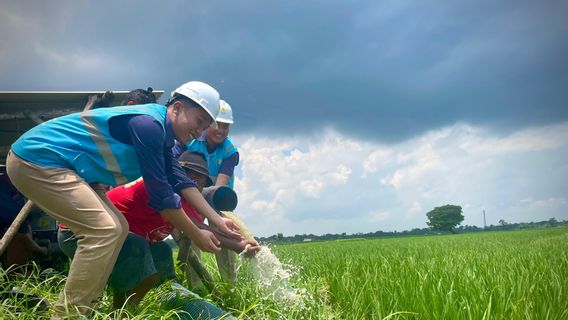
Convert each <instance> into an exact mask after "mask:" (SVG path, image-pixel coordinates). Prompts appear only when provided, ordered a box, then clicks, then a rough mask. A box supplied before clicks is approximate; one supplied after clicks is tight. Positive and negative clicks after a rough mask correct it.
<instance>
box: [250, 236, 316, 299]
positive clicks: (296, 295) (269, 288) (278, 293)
mask: <svg viewBox="0 0 568 320" xmlns="http://www.w3.org/2000/svg"><path fill="white" fill-rule="evenodd" d="M244 252H246V249H245V251H244ZM241 255H242V253H241ZM241 261H242V259H241ZM250 261H251V267H252V275H253V277H254V279H255V280H256V283H257V288H258V289H260V290H261V292H263V293H264V294H265V295H266V296H267V298H269V299H271V300H273V301H275V302H276V303H279V304H284V305H286V306H289V307H295V308H300V309H301V308H304V307H305V300H306V298H307V290H306V289H303V288H300V289H298V288H294V287H292V285H291V284H290V280H291V278H292V277H293V276H295V275H297V274H298V272H299V268H298V267H296V266H293V265H290V264H283V263H282V262H280V260H279V259H278V257H276V255H274V253H272V251H271V250H270V248H268V247H267V246H261V247H260V250H259V251H258V252H257V253H256V254H255V255H254V257H253V258H251V259H250Z"/></svg>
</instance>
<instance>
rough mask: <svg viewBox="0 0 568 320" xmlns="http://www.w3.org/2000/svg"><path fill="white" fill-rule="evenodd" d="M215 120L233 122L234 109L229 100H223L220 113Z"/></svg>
mask: <svg viewBox="0 0 568 320" xmlns="http://www.w3.org/2000/svg"><path fill="white" fill-rule="evenodd" d="M215 120H216V121H217V122H223V123H230V124H232V123H233V109H231V106H230V105H229V104H228V103H227V101H225V100H221V103H220V109H219V115H218V116H217V119H215Z"/></svg>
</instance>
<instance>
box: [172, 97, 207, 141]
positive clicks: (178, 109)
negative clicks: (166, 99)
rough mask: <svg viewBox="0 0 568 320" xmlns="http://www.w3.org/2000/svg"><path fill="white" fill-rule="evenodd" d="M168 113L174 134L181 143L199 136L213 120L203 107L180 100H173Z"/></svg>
mask: <svg viewBox="0 0 568 320" xmlns="http://www.w3.org/2000/svg"><path fill="white" fill-rule="evenodd" d="M170 114H171V115H170V119H171V121H172V127H173V130H174V135H175V136H176V140H177V141H179V142H180V143H182V144H186V143H188V142H189V141H190V140H193V139H197V138H199V137H200V136H201V132H203V130H205V129H207V128H208V127H209V125H210V124H211V122H212V121H213V119H212V118H211V116H210V115H209V114H208V113H207V111H205V109H203V108H201V107H192V106H189V105H186V104H185V103H184V102H182V101H176V102H174V104H173V105H172V107H171V111H170Z"/></svg>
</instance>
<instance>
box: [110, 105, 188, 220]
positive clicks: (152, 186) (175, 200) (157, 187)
mask: <svg viewBox="0 0 568 320" xmlns="http://www.w3.org/2000/svg"><path fill="white" fill-rule="evenodd" d="M109 128H110V134H111V135H112V137H113V138H115V139H116V140H118V141H120V142H122V143H125V144H129V145H132V146H134V148H135V150H136V155H137V156H138V161H139V164H140V171H141V173H142V177H143V178H144V184H145V185H146V191H147V192H148V197H149V199H148V205H149V206H150V207H152V208H153V209H155V210H157V211H162V210H164V209H172V208H181V202H180V201H181V198H180V196H179V193H180V192H181V190H183V189H185V188H192V187H193V188H194V187H196V183H195V182H194V181H193V180H191V179H190V178H189V177H188V176H187V174H186V173H185V171H184V170H183V169H182V168H181V167H180V165H179V163H178V161H177V158H178V156H179V154H176V155H174V153H173V150H172V148H173V147H174V145H175V143H176V140H175V136H174V132H173V128H172V123H171V121H170V119H169V118H168V117H166V125H165V137H164V130H163V129H162V126H161V125H160V123H159V122H158V121H156V120H155V119H154V118H152V117H151V116H148V115H124V116H117V117H114V118H111V119H110V120H109ZM178 144H179V143H178Z"/></svg>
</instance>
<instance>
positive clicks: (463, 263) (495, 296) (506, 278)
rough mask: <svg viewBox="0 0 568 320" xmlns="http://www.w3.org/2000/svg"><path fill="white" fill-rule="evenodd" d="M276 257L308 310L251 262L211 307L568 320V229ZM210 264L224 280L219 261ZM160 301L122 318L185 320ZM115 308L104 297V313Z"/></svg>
mask: <svg viewBox="0 0 568 320" xmlns="http://www.w3.org/2000/svg"><path fill="white" fill-rule="evenodd" d="M270 248H271V250H272V252H273V253H275V254H276V256H278V258H279V259H280V261H282V262H283V263H284V264H285V266H284V267H285V269H286V270H288V271H291V278H290V279H288V280H289V285H291V287H292V288H294V290H297V293H298V294H299V295H300V297H301V298H300V299H299V300H297V301H295V302H290V301H288V300H284V299H282V298H281V297H280V298H275V297H273V296H271V295H270V293H271V292H270V290H268V289H264V290H263V289H261V288H258V287H257V285H255V283H256V282H255V280H254V274H253V268H252V265H251V263H250V262H249V261H247V262H244V263H243V264H242V265H241V267H240V270H239V279H238V282H239V285H238V286H237V287H232V286H231V285H229V284H223V283H221V282H220V281H219V282H218V284H217V287H216V288H215V292H213V293H211V294H209V295H208V296H206V298H207V299H208V300H210V301H212V302H213V303H215V304H217V305H219V306H220V307H222V308H223V309H225V310H228V311H230V312H231V313H232V314H233V315H234V316H236V317H239V318H241V319H568V228H566V227H561V228H549V229H538V230H524V231H509V232H488V233H471V234H457V235H445V236H426V237H407V238H389V239H367V240H365V239H355V240H345V241H341V240H339V241H329V242H313V243H300V244H291V245H281V246H280V245H275V246H271V247H270ZM204 260H205V262H206V263H207V268H208V269H209V270H210V271H211V273H212V274H213V275H214V276H215V277H217V278H218V274H217V273H216V268H215V266H214V259H213V257H212V255H205V256H204ZM63 280H64V278H63V277H61V276H57V275H52V276H46V275H43V276H42V275H41V274H39V273H37V274H36V276H35V278H33V277H32V278H28V279H23V280H20V282H16V281H15V280H8V281H12V283H4V284H2V287H3V288H5V287H7V286H10V285H17V286H18V287H20V288H21V289H25V290H26V291H32V292H33V293H37V294H40V295H41V296H44V297H47V298H48V299H49V300H50V301H51V302H53V301H55V300H56V298H57V292H58V291H59V290H60V288H61V283H62V281H63ZM4 281H6V280H5V278H4ZM162 290H163V289H162ZM159 292H160V291H159V290H155V291H154V294H153V295H151V296H149V297H147V299H146V300H145V301H143V303H142V305H141V306H140V307H139V308H138V309H137V310H121V311H120V312H122V315H121V316H122V317H123V318H128V319H166V318H171V319H176V318H177V316H176V315H175V313H169V314H165V313H164V312H161V311H159V306H158V305H157V304H156V303H155V302H154V300H153V299H154V296H156V295H159ZM109 300H110V298H109V296H108V295H105V297H103V301H102V303H101V308H100V309H101V310H102V311H104V310H105V308H108V307H109V306H110V301H109ZM0 315H2V318H12V317H18V318H24V319H25V318H28V319H37V318H38V317H41V314H40V315H38V313H35V314H34V313H33V312H28V311H26V310H23V311H22V308H20V311H18V312H16V311H15V310H14V307H13V306H12V305H10V300H5V301H3V302H2V304H0ZM45 317H46V318H47V317H48V315H45ZM106 317H110V315H108V314H104V313H101V314H98V315H97V316H96V318H101V319H102V318H106Z"/></svg>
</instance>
